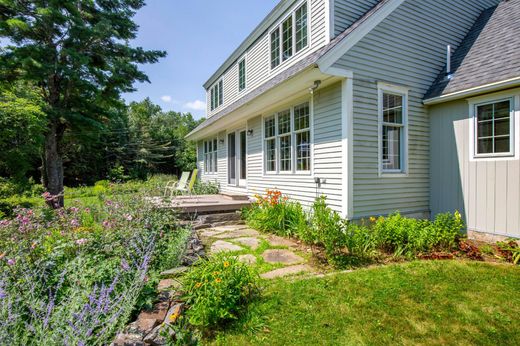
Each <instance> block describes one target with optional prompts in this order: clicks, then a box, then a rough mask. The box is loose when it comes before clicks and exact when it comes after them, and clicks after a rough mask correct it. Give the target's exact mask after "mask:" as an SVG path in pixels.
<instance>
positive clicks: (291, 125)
mask: <svg viewBox="0 0 520 346" xmlns="http://www.w3.org/2000/svg"><path fill="white" fill-rule="evenodd" d="M298 110H299V111H300V112H299V113H298ZM297 116H299V117H300V120H301V119H304V120H303V122H302V124H304V127H301V128H299V129H298V130H296V129H295V128H296V126H295V121H296V117H297ZM305 118H307V119H305ZM288 120H289V121H288ZM263 124H264V148H265V153H264V160H265V171H266V172H267V173H306V172H310V170H311V146H312V142H311V129H310V124H311V108H310V103H309V102H305V103H303V104H300V105H296V106H294V107H291V108H290V109H289V110H284V111H280V112H277V113H275V114H274V115H272V116H269V117H266V118H264V120H263Z"/></svg>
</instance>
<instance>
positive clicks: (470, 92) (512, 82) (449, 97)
mask: <svg viewBox="0 0 520 346" xmlns="http://www.w3.org/2000/svg"><path fill="white" fill-rule="evenodd" d="M519 85H520V77H516V78H511V79H507V80H504V81H500V82H495V83H490V84H486V85H481V86H478V87H475V88H470V89H465V90H461V91H457V92H453V93H450V94H446V95H442V96H438V97H433V98H431V99H427V100H424V101H423V103H424V104H425V105H435V104H439V103H443V102H448V101H454V100H458V99H461V98H468V97H472V96H475V95H478V94H482V93H488V92H493V91H498V90H501V89H505V88H513V87H516V86H519Z"/></svg>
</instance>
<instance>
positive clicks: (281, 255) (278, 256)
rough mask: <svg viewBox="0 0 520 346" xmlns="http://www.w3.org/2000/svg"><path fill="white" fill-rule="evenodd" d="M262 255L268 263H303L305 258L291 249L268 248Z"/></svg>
mask: <svg viewBox="0 0 520 346" xmlns="http://www.w3.org/2000/svg"><path fill="white" fill-rule="evenodd" d="M262 257H263V258H264V260H265V261H266V262H267V263H282V264H285V265H292V264H297V263H302V262H304V261H305V260H304V259H303V258H302V257H300V256H298V255H297V254H295V253H294V252H292V251H290V250H266V251H265V252H264V253H263V254H262Z"/></svg>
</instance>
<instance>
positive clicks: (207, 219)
mask: <svg viewBox="0 0 520 346" xmlns="http://www.w3.org/2000/svg"><path fill="white" fill-rule="evenodd" d="M197 221H198V222H200V223H205V224H215V223H220V222H234V223H236V222H240V221H241V216H240V214H239V213H221V214H208V215H200V216H199V217H198V220H197Z"/></svg>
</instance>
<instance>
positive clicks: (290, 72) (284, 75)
mask: <svg viewBox="0 0 520 346" xmlns="http://www.w3.org/2000/svg"><path fill="white" fill-rule="evenodd" d="M389 1H390V0H380V1H379V2H378V3H377V4H376V5H375V6H374V7H373V8H371V9H370V10H369V11H368V12H367V13H365V14H364V15H363V16H361V17H360V18H359V19H358V20H357V21H356V22H355V23H354V24H352V25H351V26H350V27H349V28H347V29H346V30H345V31H344V32H342V33H341V34H339V35H338V36H336V37H335V38H334V39H333V40H332V41H331V42H330V43H329V44H328V45H326V46H325V47H323V48H321V49H318V50H317V51H315V52H313V53H311V54H310V55H308V56H307V57H305V58H304V59H302V60H300V61H298V62H297V63H296V64H294V65H293V66H291V67H290V68H288V69H286V70H285V71H283V72H281V73H280V74H278V75H276V76H274V77H273V78H271V79H269V80H268V81H267V82H265V83H264V84H262V85H260V86H259V87H257V88H256V89H254V90H253V91H251V92H250V93H248V94H247V95H245V96H244V97H241V98H240V99H238V100H237V101H235V102H234V103H232V104H230V105H229V106H227V107H226V108H224V109H222V110H221V111H220V112H218V113H216V114H214V115H213V116H211V117H210V118H208V119H206V120H205V121H204V122H203V123H202V124H200V125H199V126H197V127H196V128H195V129H194V130H193V131H191V132H190V133H189V134H188V135H187V137H190V136H191V135H193V134H195V133H196V132H199V131H200V130H202V129H204V128H206V127H208V126H210V125H211V124H213V123H215V122H217V121H218V120H220V119H222V118H223V117H225V116H227V115H228V114H229V113H231V112H233V111H235V110H237V109H238V108H240V107H242V106H244V105H245V104H247V103H249V102H251V101H252V100H253V99H255V98H256V97H258V96H260V95H262V94H263V93H265V92H266V91H268V90H269V89H271V88H273V87H275V86H277V85H279V84H281V83H283V82H284V81H286V80H288V79H290V78H292V77H294V76H295V75H296V74H298V73H300V72H302V71H303V70H305V69H307V68H309V67H311V66H315V65H316V62H317V61H318V59H319V58H321V57H322V56H323V55H325V54H326V53H327V52H329V51H330V50H331V49H333V48H334V47H336V46H337V45H338V44H339V43H340V42H341V41H342V40H344V39H346V38H347V37H348V36H349V35H350V34H351V33H352V32H353V31H354V30H355V29H356V28H357V27H359V26H360V25H361V24H362V23H364V22H365V21H366V20H367V19H368V18H370V17H371V16H372V15H374V14H375V13H376V12H377V11H379V10H380V9H381V8H382V7H383V6H384V5H386V4H387V3H388V2H389Z"/></svg>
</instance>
